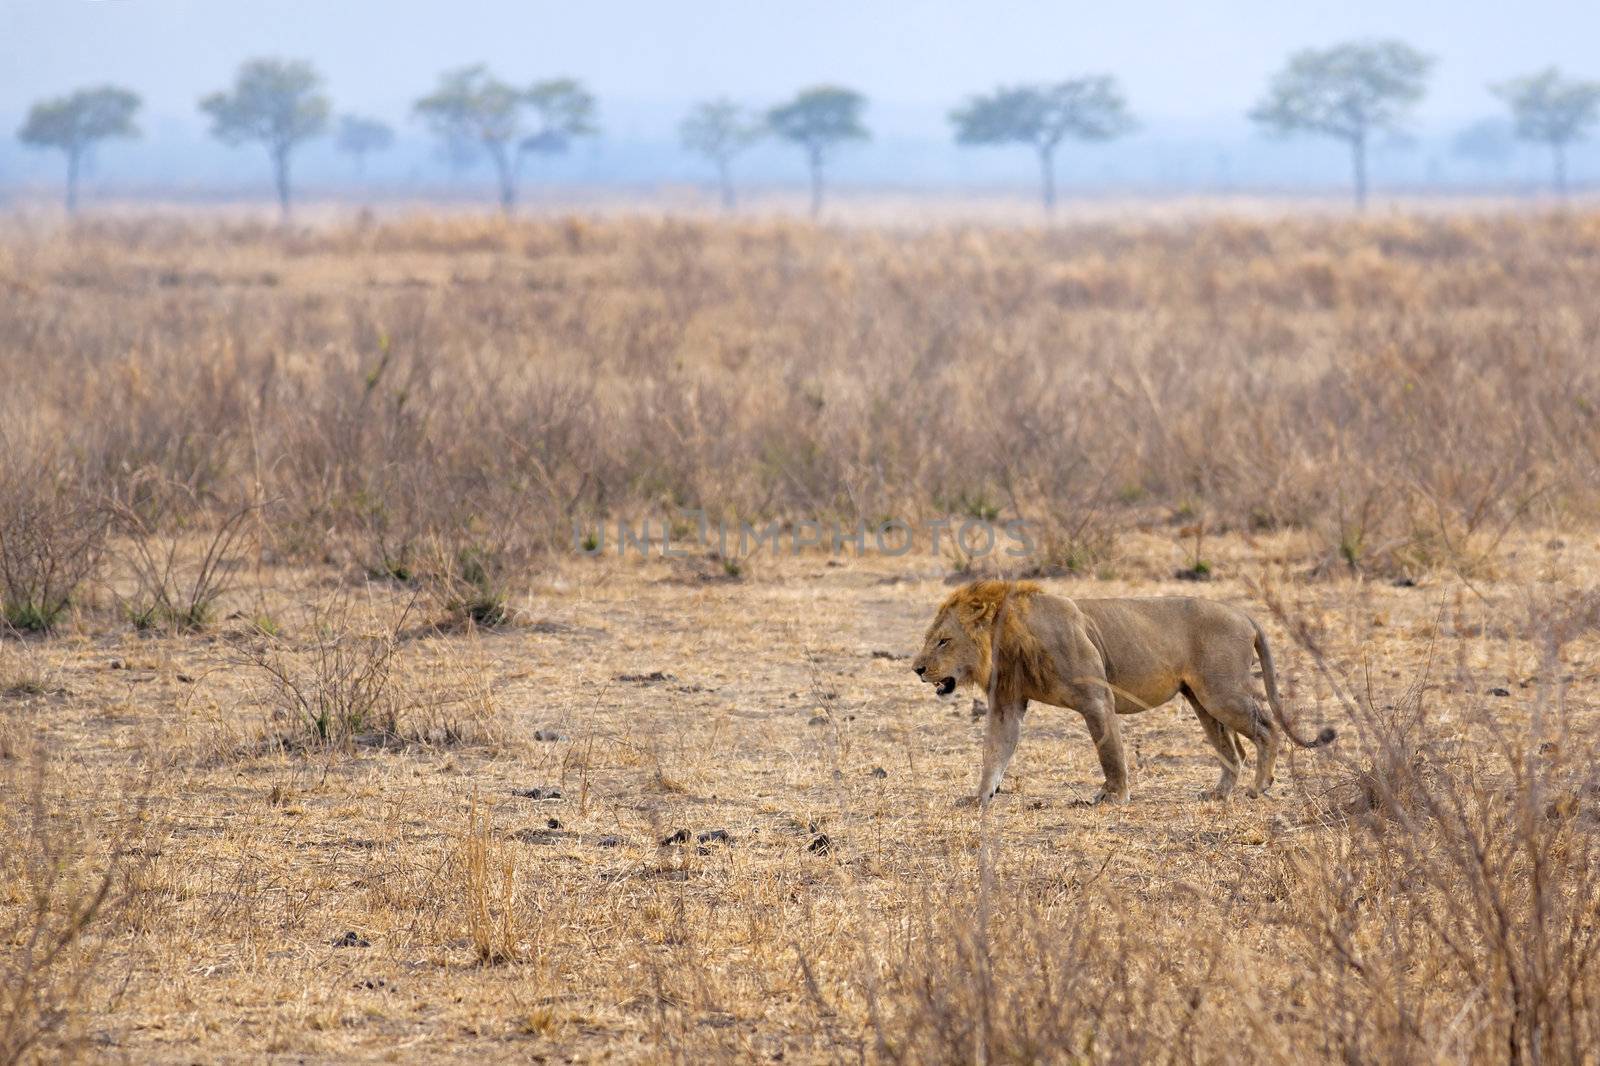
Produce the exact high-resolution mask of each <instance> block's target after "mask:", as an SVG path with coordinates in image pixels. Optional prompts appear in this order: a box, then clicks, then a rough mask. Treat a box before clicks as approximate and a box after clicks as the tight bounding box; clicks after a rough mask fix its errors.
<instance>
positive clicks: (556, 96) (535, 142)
mask: <svg viewBox="0 0 1600 1066" xmlns="http://www.w3.org/2000/svg"><path fill="white" fill-rule="evenodd" d="M523 99H524V100H525V101H526V102H527V105H528V107H529V108H530V109H531V110H532V111H533V114H534V117H535V119H537V121H538V125H537V128H536V129H535V130H534V131H533V132H532V133H531V134H529V135H528V136H526V137H524V138H523V139H522V143H521V144H519V145H518V146H517V147H518V148H519V149H520V150H521V151H523V152H538V153H540V154H541V155H559V154H561V153H563V152H565V151H566V150H567V149H568V148H570V147H572V142H573V141H574V140H575V139H577V138H579V137H592V136H593V135H594V134H596V133H598V132H599V129H598V127H596V126H595V124H594V111H595V106H594V96H593V94H591V93H590V92H589V90H587V89H585V88H584V87H583V84H582V83H581V82H578V81H576V80H574V79H572V78H552V79H550V80H549V81H536V82H534V83H533V85H532V86H530V87H529V89H528V91H527V92H526V93H524V94H523Z"/></svg>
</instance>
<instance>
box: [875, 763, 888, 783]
mask: <svg viewBox="0 0 1600 1066" xmlns="http://www.w3.org/2000/svg"><path fill="white" fill-rule="evenodd" d="M872 776H873V777H876V778H877V779H878V780H879V781H882V780H883V779H884V778H886V777H888V776H889V771H887V770H885V769H884V768H883V767H881V766H874V767H873V768H872Z"/></svg>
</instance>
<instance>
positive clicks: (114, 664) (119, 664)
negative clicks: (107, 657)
mask: <svg viewBox="0 0 1600 1066" xmlns="http://www.w3.org/2000/svg"><path fill="white" fill-rule="evenodd" d="M106 668H107V669H108V670H126V669H127V668H128V664H127V663H126V662H124V661H122V660H121V659H112V660H111V662H109V663H107V664H106Z"/></svg>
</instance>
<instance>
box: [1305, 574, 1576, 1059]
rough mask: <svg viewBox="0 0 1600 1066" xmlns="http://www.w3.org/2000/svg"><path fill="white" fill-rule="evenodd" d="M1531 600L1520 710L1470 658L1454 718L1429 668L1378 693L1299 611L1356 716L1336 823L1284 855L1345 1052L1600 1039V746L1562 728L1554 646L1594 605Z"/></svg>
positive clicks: (1332, 1032)
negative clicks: (1527, 701) (1556, 606)
mask: <svg viewBox="0 0 1600 1066" xmlns="http://www.w3.org/2000/svg"><path fill="white" fill-rule="evenodd" d="M1533 611H1534V615H1535V617H1534V618H1532V619H1531V620H1530V625H1531V627H1532V628H1533V629H1534V630H1535V631H1536V632H1538V633H1539V634H1540V635H1541V636H1540V640H1541V643H1542V655H1541V666H1540V670H1539V675H1538V682H1537V684H1538V688H1537V691H1536V693H1535V695H1534V699H1533V702H1532V706H1531V708H1530V709H1529V710H1528V712H1527V717H1526V720H1521V715H1520V714H1519V715H1505V714H1504V713H1503V712H1498V711H1497V710H1496V709H1495V708H1494V707H1493V706H1492V704H1490V703H1489V702H1488V701H1487V700H1486V699H1485V697H1483V696H1482V695H1476V694H1475V693H1477V692H1478V691H1479V685H1478V684H1477V683H1476V681H1475V679H1474V678H1473V677H1472V676H1471V673H1470V672H1469V671H1467V670H1466V669H1465V667H1464V666H1463V667H1458V670H1457V676H1456V677H1455V678H1454V679H1453V685H1452V687H1454V688H1456V689H1457V690H1458V691H1464V692H1466V693H1469V694H1475V695H1468V696H1467V697H1466V698H1465V699H1464V700H1463V702H1464V703H1465V704H1466V706H1465V708H1464V710H1463V712H1462V714H1461V717H1462V718H1463V719H1464V722H1463V724H1462V726H1461V727H1459V728H1460V732H1459V733H1458V732H1457V731H1456V730H1455V729H1446V728H1444V727H1442V726H1441V725H1440V724H1439V723H1437V722H1435V721H1433V720H1432V711H1433V707H1432V706H1431V705H1432V704H1434V703H1435V702H1436V701H1438V700H1439V698H1440V697H1439V696H1437V695H1435V694H1434V693H1435V690H1434V688H1433V687H1431V686H1430V685H1428V684H1427V683H1426V682H1427V681H1428V680H1430V679H1429V678H1426V677H1424V678H1419V679H1418V680H1417V681H1416V682H1415V683H1414V684H1413V685H1411V686H1410V687H1409V688H1408V689H1407V690H1405V691H1403V692H1400V693H1382V692H1380V691H1376V690H1375V687H1374V685H1373V683H1372V680H1371V678H1370V677H1366V676H1351V675H1350V674H1349V673H1348V672H1347V671H1344V670H1341V669H1340V668H1339V667H1337V666H1336V665H1335V664H1334V663H1333V662H1332V661H1331V660H1330V658H1329V657H1328V656H1327V655H1326V654H1325V653H1324V652H1323V650H1322V648H1321V645H1320V643H1319V641H1318V639H1317V636H1316V634H1315V633H1314V631H1313V629H1312V627H1309V626H1307V625H1304V624H1294V625H1292V631H1293V632H1294V633H1295V635H1296V638H1297V640H1298V641H1299V643H1300V644H1301V646H1302V647H1303V648H1305V649H1306V651H1307V652H1308V653H1309V654H1310V656H1311V658H1312V660H1313V662H1314V664H1315V665H1316V667H1317V669H1318V670H1319V672H1320V673H1321V674H1322V675H1323V677H1324V679H1325V680H1326V681H1327V683H1328V684H1329V685H1330V687H1331V688H1332V690H1333V692H1334V693H1335V694H1336V696H1337V698H1338V699H1339V701H1340V702H1341V704H1342V705H1343V706H1344V707H1345V709H1346V711H1347V714H1348V720H1349V722H1350V723H1351V724H1352V726H1353V729H1352V730H1351V731H1350V734H1349V735H1348V736H1347V737H1346V738H1345V743H1346V745H1347V747H1346V749H1345V756H1344V758H1345V760H1346V762H1345V766H1344V768H1343V770H1342V772H1340V773H1339V774H1337V775H1335V776H1334V777H1333V779H1332V787H1330V788H1329V790H1328V791H1327V792H1325V793H1324V794H1322V795H1321V796H1319V797H1318V798H1317V801H1316V802H1315V803H1314V804H1313V807H1312V810H1313V818H1314V821H1313V823H1312V825H1318V824H1320V825H1322V826H1324V827H1325V829H1324V830H1323V831H1320V832H1305V833H1304V834H1303V835H1301V836H1300V839H1299V842H1298V843H1297V844H1295V845H1294V846H1292V847H1290V848H1288V849H1287V850H1285V851H1284V852H1283V853H1282V856H1281V859H1280V864H1281V868H1282V878H1283V883H1284V886H1285V888H1284V891H1285V894H1286V896H1287V898H1288V899H1290V900H1293V901H1295V904H1296V905H1295V906H1294V907H1293V908H1292V909H1290V910H1289V911H1288V914H1287V917H1288V921H1289V925H1290V927H1291V928H1292V929H1293V930H1294V931H1295V933H1296V934H1297V935H1298V937H1299V938H1300V941H1301V944H1302V946H1303V951H1302V953H1301V965H1302V966H1303V967H1304V971H1303V981H1304V995H1303V1000H1304V1002H1305V1004H1306V1006H1305V1007H1304V1008H1303V1017H1304V1021H1305V1022H1306V1023H1308V1024H1309V1025H1310V1026H1311V1027H1312V1029H1313V1031H1315V1032H1316V1033H1317V1036H1318V1040H1319V1041H1320V1043H1321V1045H1322V1047H1323V1048H1324V1049H1325V1051H1326V1052H1327V1053H1329V1054H1331V1055H1332V1056H1334V1057H1336V1058H1339V1059H1342V1060H1344V1061H1386V1062H1405V1061H1434V1060H1437V1059H1439V1058H1449V1059H1455V1060H1460V1061H1507V1062H1516V1063H1522V1062H1530V1063H1531V1062H1545V1061H1560V1062H1583V1061H1587V1060H1588V1058H1589V1057H1590V1055H1591V1049H1592V1048H1593V1047H1594V1045H1595V1041H1596V1040H1597V1039H1600V1013H1597V1012H1596V1011H1595V1008H1594V1005H1595V1004H1596V1003H1600V928H1597V927H1596V925H1595V923H1594V915H1595V914H1596V913H1597V912H1600V818H1597V817H1596V814H1595V804H1596V797H1597V796H1600V776H1597V771H1596V766H1597V762H1596V758H1597V756H1600V751H1597V750H1596V748H1595V744H1594V741H1593V740H1592V738H1588V737H1585V736H1583V735H1582V734H1580V733H1577V732H1575V731H1574V730H1572V729H1571V728H1570V726H1571V714H1572V712H1573V710H1574V709H1575V704H1574V702H1573V698H1574V693H1573V692H1572V690H1571V689H1570V688H1569V687H1568V685H1567V684H1566V683H1565V682H1564V681H1562V680H1561V678H1562V676H1563V668H1562V664H1561V656H1560V653H1561V648H1562V646H1563V645H1564V644H1565V643H1566V642H1567V641H1569V640H1571V639H1572V638H1573V637H1575V636H1577V635H1579V633H1581V632H1582V631H1583V630H1584V629H1585V628H1589V627H1592V626H1593V622H1594V615H1595V608H1594V604H1593V602H1592V601H1591V602H1586V603H1585V602H1580V603H1579V605H1578V606H1577V607H1576V608H1571V607H1568V608H1564V609H1560V610H1551V609H1549V608H1548V606H1539V605H1537V603H1536V605H1535V607H1534V608H1533ZM1290 621H1291V622H1294V621H1295V620H1294V619H1293V618H1292V617H1291V618H1290ZM1502 706H1504V705H1502ZM1313 1005H1314V1006H1313Z"/></svg>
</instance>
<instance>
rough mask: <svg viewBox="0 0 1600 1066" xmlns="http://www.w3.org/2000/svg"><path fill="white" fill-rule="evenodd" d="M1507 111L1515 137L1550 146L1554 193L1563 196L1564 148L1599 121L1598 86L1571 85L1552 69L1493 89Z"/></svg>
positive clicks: (1564, 186) (1564, 193)
mask: <svg viewBox="0 0 1600 1066" xmlns="http://www.w3.org/2000/svg"><path fill="white" fill-rule="evenodd" d="M1494 94H1495V95H1496V96H1498V97H1500V98H1501V99H1502V100H1504V101H1505V102H1506V103H1507V104H1508V105H1509V106H1510V108H1511V118H1512V121H1513V122H1514V123H1515V124H1516V132H1517V136H1518V137H1520V138H1522V139H1523V140H1525V141H1542V142H1543V143H1545V144H1548V145H1549V146H1550V160H1551V165H1552V167H1553V170H1554V175H1553V177H1554V182H1555V188H1556V193H1557V194H1558V195H1560V196H1563V197H1564V196H1566V195H1567V145H1568V144H1570V143H1572V142H1573V141H1575V140H1579V139H1580V138H1582V137H1583V136H1584V134H1586V133H1587V132H1588V130H1589V127H1590V126H1593V125H1594V124H1595V121H1596V119H1600V82H1593V81H1575V80H1571V79H1568V78H1564V77H1562V76H1561V72H1560V71H1559V70H1557V69H1556V68H1555V67H1549V68H1547V69H1545V70H1542V71H1540V72H1539V73H1538V74H1533V75H1530V76H1529V77H1526V78H1517V79H1516V80H1514V81H1508V82H1506V83H1504V84H1503V85H1497V86H1494Z"/></svg>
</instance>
